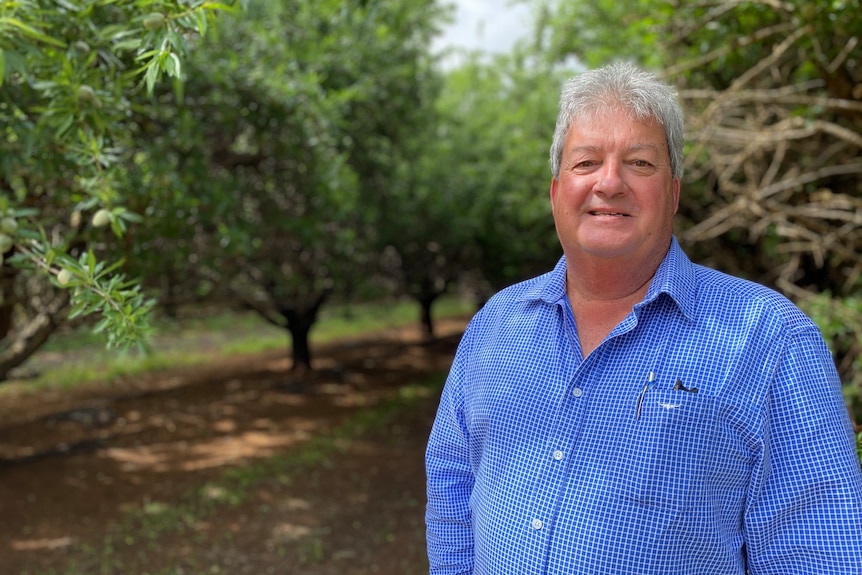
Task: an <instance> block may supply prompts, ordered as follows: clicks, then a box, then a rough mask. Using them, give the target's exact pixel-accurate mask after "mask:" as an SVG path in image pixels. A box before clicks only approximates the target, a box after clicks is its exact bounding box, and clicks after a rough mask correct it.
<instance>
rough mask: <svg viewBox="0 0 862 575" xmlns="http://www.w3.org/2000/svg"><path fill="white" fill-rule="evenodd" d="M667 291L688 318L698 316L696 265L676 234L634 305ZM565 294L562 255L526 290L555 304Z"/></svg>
mask: <svg viewBox="0 0 862 575" xmlns="http://www.w3.org/2000/svg"><path fill="white" fill-rule="evenodd" d="M663 293H664V294H667V295H668V296H669V297H670V298H671V300H673V302H674V303H676V305H677V307H678V308H679V310H680V311H681V312H682V314H683V315H684V316H685V317H686V319H689V320H692V319H694V317H695V301H696V299H697V281H696V278H695V266H694V264H693V263H691V260H689V259H688V256H686V255H685V252H683V251H682V247H680V245H679V242H678V241H677V239H676V237H675V236H674V237H672V238H671V243H670V248H669V249H668V251H667V254H665V257H664V259H663V260H662V262H661V264H660V265H659V267H658V269H657V270H656V273H655V276H654V277H653V279H652V282H651V283H650V287H649V290H648V291H647V294H646V296H645V297H644V299H643V301H642V302H640V303H638V304H637V305H635V306H634V307H635V308H639V307H643V306H645V305H648V304H650V303H652V302H653V301H655V299H656V298H658V296H659V295H661V294H663ZM565 295H566V257H565V256H562V257H561V258H560V259H559V261H557V265H556V266H554V269H553V270H552V271H550V272H548V273H547V274H545V275H543V276H540V277H539V278H537V281H536V282H534V284H533V285H532V286H531V287H529V288H528V289H527V290H526V291H525V292H524V299H525V300H541V301H544V302H545V303H548V304H555V303H557V302H558V301H560V300H561V299H562V298H563V297H564V296H565Z"/></svg>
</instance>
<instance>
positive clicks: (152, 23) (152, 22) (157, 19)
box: [144, 12, 165, 30]
mask: <svg viewBox="0 0 862 575" xmlns="http://www.w3.org/2000/svg"><path fill="white" fill-rule="evenodd" d="M164 25H165V15H164V14H161V13H159V12H153V13H152V14H148V15H146V16H144V28H146V29H147V30H155V29H156V28H161V27H162V26H164Z"/></svg>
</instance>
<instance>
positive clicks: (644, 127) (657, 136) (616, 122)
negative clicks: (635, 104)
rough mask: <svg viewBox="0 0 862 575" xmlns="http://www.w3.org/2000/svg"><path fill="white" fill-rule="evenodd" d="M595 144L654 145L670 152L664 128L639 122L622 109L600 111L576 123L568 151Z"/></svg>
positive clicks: (644, 120)
mask: <svg viewBox="0 0 862 575" xmlns="http://www.w3.org/2000/svg"><path fill="white" fill-rule="evenodd" d="M585 140H591V141H593V142H592V143H596V142H600V143H606V142H607V143H611V144H613V143H622V144H626V145H632V144H634V145H640V144H643V145H650V144H651V145H654V146H656V147H657V148H659V149H660V150H664V151H665V152H666V151H667V136H666V134H665V131H664V127H663V126H662V125H661V123H659V122H658V121H657V120H656V119H655V118H652V117H646V118H637V117H636V116H635V115H634V114H633V113H632V112H630V111H628V110H626V109H624V108H621V107H606V108H599V109H596V110H593V111H590V112H588V113H584V114H581V115H579V116H576V117H575V118H573V119H572V122H571V124H570V125H569V132H568V134H567V136H566V145H565V147H566V148H572V147H576V146H578V145H581V144H584V143H585Z"/></svg>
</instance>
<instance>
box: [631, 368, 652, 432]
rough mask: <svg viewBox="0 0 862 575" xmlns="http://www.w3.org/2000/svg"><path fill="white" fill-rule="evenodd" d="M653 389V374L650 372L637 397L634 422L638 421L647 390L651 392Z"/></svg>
mask: <svg viewBox="0 0 862 575" xmlns="http://www.w3.org/2000/svg"><path fill="white" fill-rule="evenodd" d="M653 387H655V372H654V371H651V372H649V377H648V378H647V381H646V383H645V384H644V386H643V389H641V393H640V395H638V401H637V404H636V405H635V421H638V420H640V418H641V408H642V407H643V404H644V397H646V393H647V392H648V391H649V390H651V389H652V388H653Z"/></svg>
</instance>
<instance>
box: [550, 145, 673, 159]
mask: <svg viewBox="0 0 862 575" xmlns="http://www.w3.org/2000/svg"><path fill="white" fill-rule="evenodd" d="M599 150H601V148H600V147H598V146H575V147H574V148H572V149H571V150H569V153H568V154H566V155H567V156H571V155H572V154H576V153H578V152H598V151H599ZM640 150H650V151H653V152H659V150H660V148H659V147H658V146H656V145H655V144H647V143H643V144H632V145H631V146H629V147H628V148H626V150H625V151H626V152H638V151H640Z"/></svg>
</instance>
